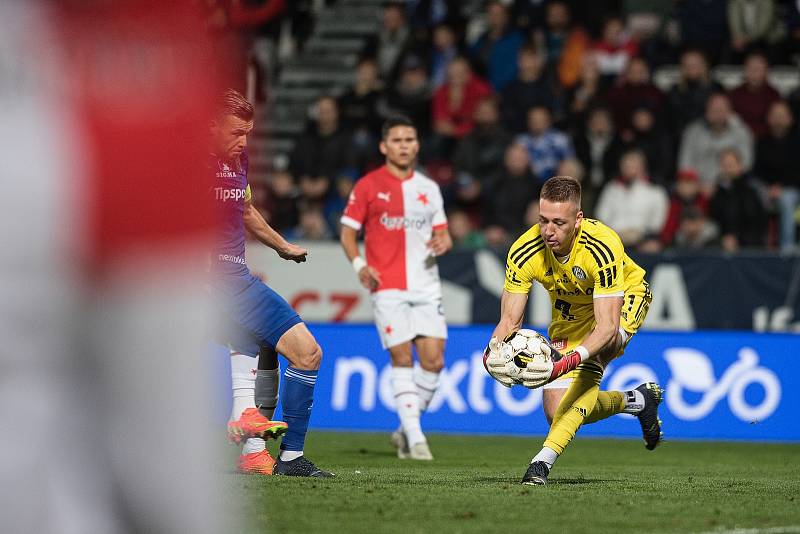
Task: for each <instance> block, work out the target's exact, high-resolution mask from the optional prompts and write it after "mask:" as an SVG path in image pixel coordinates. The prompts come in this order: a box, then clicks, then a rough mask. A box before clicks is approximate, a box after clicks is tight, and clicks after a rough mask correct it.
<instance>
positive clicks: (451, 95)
mask: <svg viewBox="0 0 800 534" xmlns="http://www.w3.org/2000/svg"><path fill="white" fill-rule="evenodd" d="M491 92H492V90H491V88H490V87H489V85H488V84H487V83H486V82H485V81H483V80H482V79H480V78H479V77H477V76H475V75H474V74H473V73H472V69H471V68H470V66H469V63H468V62H467V60H466V59H464V58H463V57H458V58H456V59H454V60H453V61H452V62H451V63H450V67H449V68H448V69H447V82H446V83H445V84H444V85H442V86H441V87H439V89H437V90H436V91H435V92H434V93H433V98H432V100H431V110H432V115H433V131H434V133H435V134H436V136H437V138H438V139H437V146H436V152H437V155H438V156H440V157H443V158H448V157H449V156H450V153H451V152H452V149H453V147H454V143H455V141H457V140H459V139H461V138H462V137H464V136H465V135H467V134H468V133H469V132H471V131H472V127H473V126H474V122H473V117H474V115H475V108H476V107H477V106H478V102H479V101H480V100H481V99H483V98H484V97H486V96H488V95H490V94H491Z"/></svg>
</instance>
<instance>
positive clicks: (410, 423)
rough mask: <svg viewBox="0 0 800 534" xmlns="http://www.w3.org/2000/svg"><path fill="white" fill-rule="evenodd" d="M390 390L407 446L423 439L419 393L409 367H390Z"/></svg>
mask: <svg viewBox="0 0 800 534" xmlns="http://www.w3.org/2000/svg"><path fill="white" fill-rule="evenodd" d="M392 390H393V391H394V399H395V402H396V403H397V416H398V417H399V418H400V424H401V425H402V426H403V432H405V434H406V438H407V439H408V445H409V447H411V446H414V445H416V444H417V443H421V442H423V441H425V435H424V434H423V433H422V427H421V426H420V423H419V393H418V392H417V386H416V385H415V384H414V370H413V369H412V368H411V367H392Z"/></svg>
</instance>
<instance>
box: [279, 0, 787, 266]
mask: <svg viewBox="0 0 800 534" xmlns="http://www.w3.org/2000/svg"><path fill="white" fill-rule="evenodd" d="M329 3H332V2H329ZM473 3H474V2H473ZM478 4H480V6H481V9H480V10H478V12H477V13H478V14H477V15H476V18H479V19H480V20H481V21H482V24H483V30H482V31H480V32H477V33H476V32H475V31H474V29H475V28H476V24H475V20H470V17H469V16H466V15H465V14H464V12H465V10H464V9H463V6H459V2H451V1H445V0H442V1H436V0H432V1H412V2H405V3H389V4H386V5H385V6H384V7H383V10H382V24H381V27H380V29H379V30H378V32H377V33H376V34H375V35H374V36H373V38H372V39H370V40H369V42H368V44H367V46H366V47H365V48H364V50H363V52H362V54H361V59H360V60H359V62H358V65H357V67H356V72H355V83H354V84H353V86H352V87H350V88H349V89H348V90H347V91H346V92H345V93H344V94H340V95H325V96H322V97H320V98H319V99H317V100H316V102H315V103H314V104H313V106H312V109H311V110H310V112H309V113H310V115H309V116H310V117H311V119H310V121H309V124H308V128H307V129H306V131H305V132H304V133H303V134H302V135H300V136H299V138H298V139H297V142H296V145H295V148H294V150H293V152H292V153H291V154H290V156H289V158H288V160H287V161H288V163H287V164H286V165H284V166H278V167H277V168H276V169H275V170H274V172H273V173H272V175H271V177H270V179H269V184H268V193H267V195H266V196H265V199H264V200H263V201H264V208H265V209H266V211H267V212H268V214H269V217H270V224H272V225H273V226H274V227H275V228H276V229H278V230H280V231H281V232H283V233H285V234H287V235H288V236H290V238H291V239H329V238H333V237H334V236H335V235H336V234H337V233H338V228H337V224H338V223H337V222H338V220H339V216H340V213H341V211H342V210H343V208H344V206H345V204H346V202H347V198H348V195H349V193H350V191H351V189H352V187H353V183H354V181H355V180H357V179H358V177H359V176H361V175H362V174H363V173H364V172H365V171H368V170H371V169H373V168H375V167H376V166H378V165H380V163H381V161H382V158H381V156H380V154H379V152H378V150H377V146H378V141H379V138H380V125H381V123H382V121H383V119H384V118H385V117H387V116H389V115H391V114H394V113H402V114H405V115H407V116H409V117H410V118H412V119H413V120H414V122H415V124H416V125H417V126H418V131H419V135H420V140H421V145H422V150H421V159H420V165H421V167H422V168H423V169H424V171H425V172H426V173H427V174H428V175H430V176H431V177H432V178H434V179H435V180H436V181H437V182H439V184H440V185H441V186H442V190H443V194H444V196H445V204H446V208H447V212H448V217H449V221H450V229H451V232H452V235H453V238H454V240H455V242H456V246H457V247H462V248H476V247H483V246H487V245H488V246H497V247H500V246H507V245H508V244H509V240H510V239H512V238H513V236H516V235H518V234H520V233H521V232H523V231H524V230H525V229H526V228H527V227H529V226H530V225H532V224H534V223H535V222H537V218H538V213H537V209H538V208H537V202H536V199H537V198H538V192H539V189H540V186H541V184H542V183H543V182H544V181H545V180H546V179H547V178H549V177H550V176H552V175H555V174H568V175H571V176H575V177H577V178H579V179H580V180H581V182H582V185H583V191H584V196H583V209H584V212H585V214H586V215H587V216H589V217H597V218H599V219H601V220H603V221H605V222H606V223H607V224H609V225H610V226H611V227H612V228H614V229H615V230H616V231H617V232H618V233H619V234H620V235H621V237H622V239H623V241H624V244H625V246H626V247H629V248H630V249H631V250H639V251H642V252H657V251H660V250H663V249H666V248H675V249H691V250H700V249H707V248H721V249H723V250H726V251H735V250H738V249H741V248H770V249H775V250H781V251H784V252H789V251H792V250H794V249H795V247H796V246H797V235H796V227H797V222H798V216H800V211H798V206H799V205H800V158H798V157H796V155H797V154H800V135H798V129H797V128H796V117H798V113H800V89H795V90H794V91H793V92H790V93H789V94H785V95H781V93H779V91H778V90H777V89H776V88H775V87H773V86H772V85H771V84H770V81H769V74H770V66H771V65H775V64H796V63H797V54H798V52H800V3H798V2H780V1H773V0H693V1H683V2H681V1H677V2H676V1H672V0H647V1H644V0H639V1H636V0H619V1H594V0H593V1H592V2H568V1H560V0H527V1H526V0H516V1H508V2H501V1H490V2H486V3H485V4H483V3H478ZM477 27H480V25H478V26H477ZM472 34H476V35H475V36H474V37H471V35H472ZM671 64H677V65H678V70H679V74H678V76H677V80H676V81H675V82H674V84H673V85H672V86H671V87H669V88H668V89H667V90H666V91H663V90H662V89H660V88H659V87H658V86H657V85H656V84H655V83H654V82H653V76H652V74H653V71H654V69H656V68H658V67H660V66H663V65H671ZM721 64H725V65H728V64H737V65H741V69H742V72H743V81H742V83H741V85H739V86H737V87H734V88H732V89H729V90H727V91H726V90H725V89H724V88H723V86H722V85H720V83H718V82H717V81H715V79H714V78H713V77H712V75H711V68H712V67H713V66H715V65H721Z"/></svg>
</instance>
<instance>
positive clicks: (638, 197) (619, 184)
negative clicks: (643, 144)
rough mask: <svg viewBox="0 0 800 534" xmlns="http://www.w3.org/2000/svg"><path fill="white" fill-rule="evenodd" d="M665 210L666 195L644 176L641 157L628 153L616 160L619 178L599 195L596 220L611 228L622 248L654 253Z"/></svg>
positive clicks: (658, 248)
mask: <svg viewBox="0 0 800 534" xmlns="http://www.w3.org/2000/svg"><path fill="white" fill-rule="evenodd" d="M668 208H669V200H668V199H667V193H666V191H665V190H664V188H663V187H661V186H659V185H655V184H653V183H651V182H650V179H649V178H648V176H647V165H646V163H645V158H644V154H642V153H641V152H640V151H638V150H632V151H629V152H626V153H625V154H624V155H623V156H622V159H621V160H620V174H619V177H618V178H617V179H616V180H613V181H611V182H609V183H608V184H606V185H605V187H604V188H603V190H602V192H601V193H600V198H599V200H598V201H597V218H598V219H600V220H601V221H603V222H604V223H606V224H607V225H609V226H610V227H611V228H613V229H614V230H615V231H616V232H617V233H618V234H619V237H620V239H621V240H622V243H623V244H624V245H625V246H626V247H631V248H635V249H638V250H640V251H643V252H657V251H658V250H660V249H661V242H660V240H659V239H658V238H659V236H660V234H661V230H662V228H663V227H664V223H665V222H666V219H667V210H668Z"/></svg>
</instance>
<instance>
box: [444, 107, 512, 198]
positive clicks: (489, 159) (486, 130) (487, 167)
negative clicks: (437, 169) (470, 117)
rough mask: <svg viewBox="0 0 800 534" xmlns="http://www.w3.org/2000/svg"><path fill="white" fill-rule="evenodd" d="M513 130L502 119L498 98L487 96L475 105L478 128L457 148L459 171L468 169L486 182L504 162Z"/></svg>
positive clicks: (476, 125)
mask: <svg viewBox="0 0 800 534" xmlns="http://www.w3.org/2000/svg"><path fill="white" fill-rule="evenodd" d="M510 142H511V134H510V133H508V132H507V131H506V130H505V129H504V128H503V126H502V124H501V123H500V112H499V111H498V109H497V100H496V99H495V98H493V97H486V98H484V99H483V100H481V101H480V102H479V103H478V107H477V108H475V128H473V130H472V131H471V132H470V133H469V134H467V135H466V137H464V138H463V139H462V140H461V141H460V142H459V143H458V146H457V148H456V152H455V155H454V156H453V165H454V166H455V170H456V173H467V174H469V175H471V176H472V177H473V178H475V179H477V180H478V181H479V182H485V181H486V180H487V179H488V178H489V176H491V174H492V173H494V172H495V171H496V170H497V169H499V168H500V167H501V166H502V164H503V154H504V153H505V151H506V147H507V146H508V144H509V143H510Z"/></svg>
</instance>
